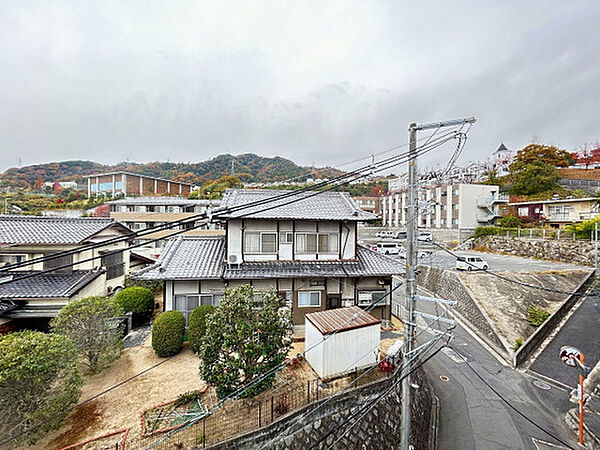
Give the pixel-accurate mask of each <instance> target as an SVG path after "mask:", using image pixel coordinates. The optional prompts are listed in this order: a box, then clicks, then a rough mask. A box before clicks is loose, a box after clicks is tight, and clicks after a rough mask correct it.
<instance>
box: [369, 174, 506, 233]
mask: <svg viewBox="0 0 600 450" xmlns="http://www.w3.org/2000/svg"><path fill="white" fill-rule="evenodd" d="M506 203H508V196H507V195H502V194H500V188H499V187H498V186H493V185H484V184H466V183H459V184H446V185H438V186H427V187H423V188H419V204H418V208H419V209H418V226H419V227H421V228H445V229H473V228H475V227H478V226H481V225H486V224H491V223H493V221H494V219H496V218H498V217H500V205H503V204H506ZM407 206H408V189H406V188H404V189H401V190H399V191H396V192H390V194H388V195H387V196H385V197H383V198H382V204H381V211H382V218H383V225H384V226H388V227H405V226H406V217H407Z"/></svg>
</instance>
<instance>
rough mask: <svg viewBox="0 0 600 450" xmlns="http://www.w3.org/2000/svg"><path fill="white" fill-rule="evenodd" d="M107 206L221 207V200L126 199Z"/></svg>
mask: <svg viewBox="0 0 600 450" xmlns="http://www.w3.org/2000/svg"><path fill="white" fill-rule="evenodd" d="M105 203H106V204H107V205H183V206H197V205H198V206H209V205H210V206H219V203H221V201H220V200H204V199H191V198H187V197H166V196H165V197H161V196H153V197H125V198H120V199H119V200H111V201H110V202H105Z"/></svg>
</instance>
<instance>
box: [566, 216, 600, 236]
mask: <svg viewBox="0 0 600 450" xmlns="http://www.w3.org/2000/svg"><path fill="white" fill-rule="evenodd" d="M596 223H598V224H599V225H600V218H595V219H590V220H585V221H583V222H580V223H574V224H572V225H567V227H566V231H567V232H568V233H573V234H575V237H576V238H577V239H590V238H591V237H592V233H593V232H594V230H595V227H596ZM599 234H600V233H599Z"/></svg>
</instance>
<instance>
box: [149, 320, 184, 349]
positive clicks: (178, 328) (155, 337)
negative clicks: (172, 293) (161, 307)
mask: <svg viewBox="0 0 600 450" xmlns="http://www.w3.org/2000/svg"><path fill="white" fill-rule="evenodd" d="M184 334H185V317H184V316H183V313H182V312H181V311H165V312H163V313H160V314H159V315H158V316H157V317H156V319H155V320H154V324H153V325H152V348H153V349H154V351H155V352H156V354H157V355H158V356H161V357H165V356H172V355H176V354H177V353H179V352H180V351H181V347H183V335H184Z"/></svg>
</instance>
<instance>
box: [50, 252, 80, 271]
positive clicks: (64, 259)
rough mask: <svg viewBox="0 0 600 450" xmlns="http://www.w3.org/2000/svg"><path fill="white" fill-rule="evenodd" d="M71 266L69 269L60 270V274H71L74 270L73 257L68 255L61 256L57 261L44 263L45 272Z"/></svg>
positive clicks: (52, 260)
mask: <svg viewBox="0 0 600 450" xmlns="http://www.w3.org/2000/svg"><path fill="white" fill-rule="evenodd" d="M50 255H51V253H50V254H46V255H44V256H50ZM68 264H70V266H68V267H64V268H62V269H58V271H59V272H71V271H72V270H73V266H72V264H73V255H66V256H61V257H58V258H55V259H49V260H46V261H44V266H43V269H44V270H50V269H55V268H57V267H61V266H66V265H68Z"/></svg>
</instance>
